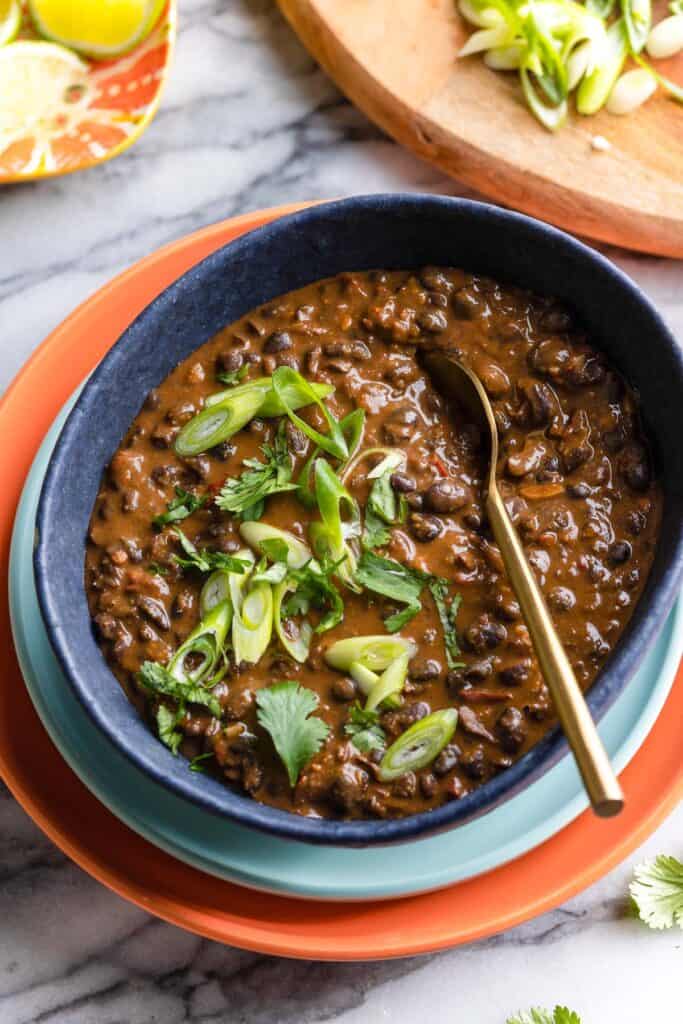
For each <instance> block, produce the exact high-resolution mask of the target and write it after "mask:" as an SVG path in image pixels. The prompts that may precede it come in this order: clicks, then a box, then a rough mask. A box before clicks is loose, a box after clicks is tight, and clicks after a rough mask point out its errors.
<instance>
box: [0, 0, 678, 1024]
mask: <svg viewBox="0 0 683 1024" xmlns="http://www.w3.org/2000/svg"><path fill="white" fill-rule="evenodd" d="M180 6H181V14H180V23H181V32H180V38H179V45H178V50H177V55H176V61H175V67H174V70H173V75H172V80H171V82H170V85H169V87H168V90H167V92H166V95H165V97H164V101H163V105H162V108H161V111H160V113H159V114H158V116H157V118H156V120H155V122H154V123H153V124H152V126H151V128H150V129H149V130H148V131H147V133H146V134H145V136H144V137H143V138H142V140H141V141H140V142H138V143H137V144H136V145H135V146H134V148H133V149H132V150H131V151H130V152H128V153H127V154H125V155H124V156H122V157H120V158H119V159H117V160H115V161H113V162H112V163H109V164H105V165H104V166H102V167H100V168H96V169H94V170H91V171H88V172H86V173H83V174H76V175H72V176H68V177H65V178H61V179H58V180H55V181H51V182H44V183H40V184H32V185H24V186H16V187H10V188H4V189H3V190H2V191H0V240H1V241H2V252H3V259H2V261H1V262H0V325H1V326H2V330H1V332H0V390H4V388H5V387H6V386H7V384H8V383H9V381H10V380H11V379H12V377H13V376H14V374H15V373H16V372H17V370H18V369H19V368H20V366H21V365H22V363H23V362H24V361H25V360H26V358H27V357H28V355H29V354H30V352H31V350H32V349H33V348H34V347H35V346H36V345H37V344H38V343H39V342H40V341H41V340H42V339H43V338H44V337H45V335H46V334H47V333H48V332H49V331H50V330H51V329H52V328H53V327H55V326H56V325H57V324H58V323H59V322H60V320H61V319H62V318H63V317H64V316H65V315H66V314H67V313H69V312H70V311H71V310H72V309H73V308H74V306H76V305H77V304H78V303H79V302H81V301H82V300H84V299H85V298H87V296H88V295H90V294H91V293H92V292H93V291H94V290H95V289H96V288H98V287H99V286H100V285H101V284H103V283H104V282H105V281H106V280H107V279H109V278H110V277H112V276H113V275H114V274H117V273H118V272H119V271H121V270H122V269H123V268H125V267H127V266H129V265H130V264H131V263H132V262H134V261H135V260H137V259H139V258H140V257H142V256H144V255H146V254H147V253H149V252H150V251H152V250H153V249H155V248H156V247H158V246H159V245H162V244H163V243H165V242H168V241H169V240H171V239H174V238H177V237H178V236H180V235H183V234H185V233H187V232H189V231H193V230H195V229H197V228H199V227H201V226H203V225H205V224H208V223H211V222H212V221H216V220H219V219H221V218H223V217H227V216H230V215H232V214H236V213H242V212H244V211H247V210H250V209H255V208H258V207H263V206H269V205H275V204H279V203H283V202H287V201H291V200H297V199H308V198H313V197H330V196H339V195H344V194H348V193H352V192H372V191H384V190H399V189H403V190H412V191H420V190H422V191H432V192H448V193H453V194H455V193H457V192H459V191H460V192H462V190H461V189H459V187H458V186H457V184H455V183H454V182H452V181H450V180H448V179H446V178H444V177H443V176H442V175H441V174H440V173H439V172H438V171H436V170H434V169H433V168H431V167H429V166H427V165H426V164H423V163H421V162H419V161H418V160H416V159H414V158H413V157H412V156H410V155H409V154H407V153H406V152H404V151H402V150H401V149H399V148H398V147H397V146H395V145H394V144H393V143H392V142H390V141H388V140H387V139H386V138H385V137H383V136H382V134H381V133H380V132H379V131H378V130H377V129H375V128H374V127H373V126H372V125H371V124H369V123H368V121H367V120H366V119H365V118H364V117H363V116H362V115H361V114H360V113H358V112H357V111H355V110H354V109H353V108H352V107H351V106H350V105H349V104H348V103H347V102H345V100H344V99H343V98H342V97H341V96H340V95H339V93H338V92H337V90H336V89H335V88H334V86H333V85H332V84H331V83H330V81H329V80H328V79H327V78H326V77H325V75H324V74H323V73H322V72H321V71H320V70H319V69H318V68H317V67H316V66H315V64H314V63H313V61H312V60H311V59H310V58H309V57H308V56H307V54H306V53H305V52H304V51H303V50H302V48H301V47H300V46H299V44H298V43H297V41H296V40H295V38H294V37H293V35H292V34H291V32H290V30H289V29H288V27H287V26H286V25H285V24H284V22H283V20H282V18H281V17H280V16H279V14H278V13H277V11H276V9H275V8H274V5H273V4H272V3H271V2H268V0H181V5H180ZM609 255H610V257H611V258H613V259H614V260H615V261H616V262H617V263H618V264H619V265H620V266H621V267H623V268H624V269H625V270H626V271H627V272H628V273H630V274H631V275H632V276H633V277H635V278H636V279H637V280H638V282H639V283H640V284H641V285H642V286H643V288H644V289H645V290H646V291H647V292H648V293H649V294H650V296H651V297H652V298H653V299H654V300H655V302H656V303H657V304H658V306H659V308H660V309H661V311H662V313H663V314H664V316H665V317H666V318H667V319H668V321H669V323H670V325H671V326H672V327H673V329H674V330H675V331H677V332H678V334H679V336H683V265H682V264H681V263H676V262H674V261H666V260H660V259H654V258H647V257H640V256H635V255H628V254H626V253H623V252H618V251H610V253H609ZM657 852H670V853H674V854H676V855H678V856H679V857H680V856H681V855H682V854H683V809H681V808H679V809H678V811H677V812H676V813H675V814H674V815H672V817H671V818H670V819H669V820H668V821H667V822H666V823H665V824H664V825H663V826H661V828H660V829H659V830H658V831H657V833H656V834H655V835H654V836H652V837H651V838H650V839H649V840H648V842H647V843H646V844H645V846H644V847H643V848H642V849H641V850H639V851H638V852H637V853H636V854H634V855H633V856H632V857H631V858H629V861H628V862H627V863H625V864H623V865H621V867H619V868H618V869H617V870H615V871H613V872H612V873H611V874H610V875H608V876H607V877H606V878H604V879H603V880H602V881H600V882H599V883H598V884H596V885H594V886H593V887H592V888H590V889H589V890H588V891H586V892H585V893H583V894H582V895H580V896H577V897H576V898H575V899H573V900H571V901H570V902H569V903H567V904H566V905H565V906H563V907H559V908H557V909H556V910H554V911H551V912H550V913H547V914H545V915H543V916H542V917H540V918H538V919H537V920H535V921H532V922H530V923H528V924H525V925H522V926H520V927H518V928H515V929H513V930H511V931H509V932H507V933H505V934H503V935H498V936H495V937H494V938H490V939H488V940H485V941H482V942H478V943H475V944H473V945H471V946H468V947H466V948H461V949H456V950H452V951H450V952H446V953H441V954H439V955H435V956H427V957H420V958H413V959H407V960H403V961H396V962H385V963H361V964H345V965H343V964H316V963H307V962H290V961H286V960H279V959H275V958H271V957H265V956H260V955H257V954H252V953H245V952H240V951H239V950H236V949H230V948H226V947H222V946H220V945H218V944H216V943H213V942H209V941H205V940H202V939H200V938H197V937H196V936H194V935H190V934H188V933H187V932H184V931H182V930H180V929H178V928H174V927H171V926H170V925H167V924H164V923H161V922H159V921H157V920H155V919H154V918H151V917H149V915H147V914H146V913H145V912H144V911H142V910H140V909H138V908H137V907H134V906H132V905H131V904H129V903H127V902H125V901H124V900H122V899H120V898H119V897H118V896H116V895H114V894H113V893H111V892H109V891H108V890H107V889H105V888H104V887H102V886H101V885H99V884H98V883H97V882H95V881H93V880H92V879H91V878H89V877H88V876H87V875H85V874H84V873H83V872H82V871H81V870H80V869H79V868H77V867H75V866H74V865H73V864H72V863H71V862H70V861H68V860H67V859H66V858H65V857H64V856H63V854H61V853H60V852H59V851H58V850H57V849H56V848H55V847H54V846H53V845H52V843H51V842H50V841H49V840H48V839H46V838H45V837H44V836H43V835H42V833H41V832H40V831H39V830H38V829H37V828H36V827H35V826H34V825H33V823H32V822H31V821H30V820H29V818H28V817H27V816H26V814H25V813H24V812H23V811H22V810H21V809H20V808H19V806H18V805H17V804H16V803H15V802H14V800H13V799H12V798H11V796H10V795H9V793H8V792H7V791H6V790H4V789H3V790H2V791H1V792H0V1022H2V1024H37V1022H38V1021H40V1022H49V1024H153V1022H156V1024H180V1022H192V1024H208V1022H219V1024H238V1022H239V1024H308V1022H317V1021H328V1020H332V1019H334V1020H339V1021H341V1022H343V1024H366V1022H371V1021H372V1022H378V1021H388V1022H391V1024H415V1022H416V1021H438V1022H451V1021H452V1022H453V1024H456V1022H458V1024H461V1022H462V1024H504V1022H505V1020H506V1017H507V1015H508V1014H509V1013H511V1012H512V1011H514V1010H515V1009H518V1008H523V1007H528V1006H530V1005H534V1004H541V1005H547V1006H550V1005H552V1004H554V1003H555V1002H560V1003H566V1004H568V1005H570V1006H573V1007H574V1008H575V1009H576V1010H577V1011H579V1012H580V1013H581V1016H582V1021H583V1024H646V1022H647V1024H650V1022H652V1024H654V1022H655V1021H657V1022H659V1021H671V1022H672V1024H673V1022H674V1021H679V1020H681V1015H682V1014H683V1010H681V977H682V962H683V951H682V947H683V935H682V934H681V932H680V931H676V932H673V931H670V932H661V933H655V932H651V931H649V930H648V929H646V928H645V927H644V926H643V925H641V924H640V923H639V922H638V921H635V920H633V919H632V918H629V917H628V916H627V915H626V913H625V908H626V904H625V893H626V888H627V883H628V880H629V878H630V875H631V869H632V865H633V863H635V862H636V861H637V860H639V859H642V858H644V857H646V856H648V855H653V854H655V853H657ZM380 952H381V951H380V950H378V953H380Z"/></svg>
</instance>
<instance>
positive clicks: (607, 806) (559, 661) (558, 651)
mask: <svg viewBox="0 0 683 1024" xmlns="http://www.w3.org/2000/svg"><path fill="white" fill-rule="evenodd" d="M486 507H487V512H488V517H489V522H490V524H491V529H492V531H493V535H494V537H495V538H496V541H497V543H498V546H499V548H500V551H501V554H502V556H503V562H504V563H505V568H506V569H507V572H508V576H509V577H510V582H511V583H512V587H513V590H514V591H515V594H516V596H517V599H518V601H519V604H520V608H521V609H522V614H523V616H524V619H525V620H526V624H527V627H528V629H529V633H530V635H531V640H532V642H533V645H534V648H535V651H536V657H537V658H538V662H539V664H540V667H541V672H542V673H543V677H544V679H545V681H546V683H547V684H548V687H549V689H550V693H551V696H552V698H553V702H554V704H555V710H556V711H557V716H558V718H559V720H560V723H561V725H562V728H563V730H564V733H565V736H566V737H567V740H568V742H569V745H570V747H571V748H572V750H573V752H574V757H575V758H576V763H577V764H578V767H579V771H580V773H581V777H582V778H583V783H584V786H585V787H586V792H587V793H588V797H589V799H590V802H591V806H592V807H593V810H594V811H595V813H596V814H597V815H599V817H601V818H609V817H612V816H613V815H615V814H619V812H620V811H621V810H622V808H623V806H624V795H623V793H622V790H621V786H620V785H619V782H618V780H617V777H616V775H615V774H614V771H613V769H612V766H611V764H610V762H609V758H608V756H607V752H606V751H605V748H604V746H603V744H602V740H601V739H600V737H599V735H598V731H597V729H596V727H595V723H594V722H593V719H592V717H591V713H590V711H589V710H588V705H587V704H586V701H585V700H584V696H583V693H582V692H581V688H580V687H579V684H578V682H577V681H576V676H575V675H574V670H573V669H572V667H571V665H570V663H569V659H568V658H567V655H566V654H565V651H564V648H563V646H562V644H561V643H560V640H559V637H558V635H557V632H556V630H555V626H554V625H553V621H552V619H551V617H550V614H549V612H548V609H547V607H546V604H545V601H544V600H543V595H542V594H541V591H540V588H539V586H538V583H537V582H536V578H535V577H534V574H533V572H532V571H531V568H530V566H529V563H528V562H527V560H526V556H525V554H524V549H523V548H522V545H521V543H520V540H519V537H518V536H517V531H516V530H515V528H514V526H513V525H512V522H511V520H510V517H509V516H508V513H507V510H506V508H505V505H504V503H503V499H502V498H501V496H500V493H499V491H498V489H497V488H492V489H491V490H490V491H489V495H488V498H487V502H486Z"/></svg>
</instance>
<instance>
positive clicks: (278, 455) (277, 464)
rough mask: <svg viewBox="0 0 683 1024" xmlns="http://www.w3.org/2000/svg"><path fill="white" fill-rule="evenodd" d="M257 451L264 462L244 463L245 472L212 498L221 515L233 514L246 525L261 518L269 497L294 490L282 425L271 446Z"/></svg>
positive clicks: (228, 482) (290, 464)
mask: <svg viewBox="0 0 683 1024" xmlns="http://www.w3.org/2000/svg"><path fill="white" fill-rule="evenodd" d="M261 451H262V452H263V454H264V456H265V460H266V461H265V462H260V461H259V460H258V459H245V460H244V465H245V466H246V467H247V468H246V470H245V472H244V473H242V474H241V476H238V477H235V478H233V479H231V480H227V481H226V483H225V484H224V485H223V488H222V489H221V492H220V494H219V495H218V497H217V498H216V504H217V505H218V507H219V508H221V509H223V511H224V512H234V513H236V514H237V515H238V516H239V517H240V519H243V520H247V521H251V520H254V519H260V518H261V516H262V515H263V510H264V506H265V499H266V498H267V497H268V496H269V495H271V494H278V493H280V492H282V491H295V490H296V486H297V485H296V484H293V483H291V479H292V457H291V455H290V453H289V449H288V448H287V435H286V433H285V424H284V422H282V423H281V424H280V426H279V428H278V430H277V433H276V435H275V440H274V441H273V444H272V445H269V444H264V445H262V446H261Z"/></svg>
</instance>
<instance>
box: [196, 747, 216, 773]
mask: <svg viewBox="0 0 683 1024" xmlns="http://www.w3.org/2000/svg"><path fill="white" fill-rule="evenodd" d="M215 756H216V755H215V754H214V752H213V750H209V751H208V753H206V754H197V756H196V757H193V758H192V760H191V761H190V771H191V772H203V771H206V769H205V768H204V765H203V763H202V762H204V761H207V760H208V759H209V758H210V757H215Z"/></svg>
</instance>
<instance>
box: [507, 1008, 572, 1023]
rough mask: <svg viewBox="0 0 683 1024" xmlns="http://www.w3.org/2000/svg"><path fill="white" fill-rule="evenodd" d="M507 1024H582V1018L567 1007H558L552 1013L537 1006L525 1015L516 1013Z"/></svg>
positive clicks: (526, 1011) (525, 1012)
mask: <svg viewBox="0 0 683 1024" xmlns="http://www.w3.org/2000/svg"><path fill="white" fill-rule="evenodd" d="M505 1024H581V1018H580V1017H579V1015H578V1013H574V1011H573V1010H568V1009H567V1007H566V1006H556V1007H555V1009H554V1010H552V1011H551V1010H542V1009H541V1008H540V1007H538V1006H537V1007H535V1008H534V1009H531V1010H525V1011H524V1012H523V1013H515V1014H514V1016H512V1017H508V1019H507V1021H506V1022H505Z"/></svg>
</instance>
